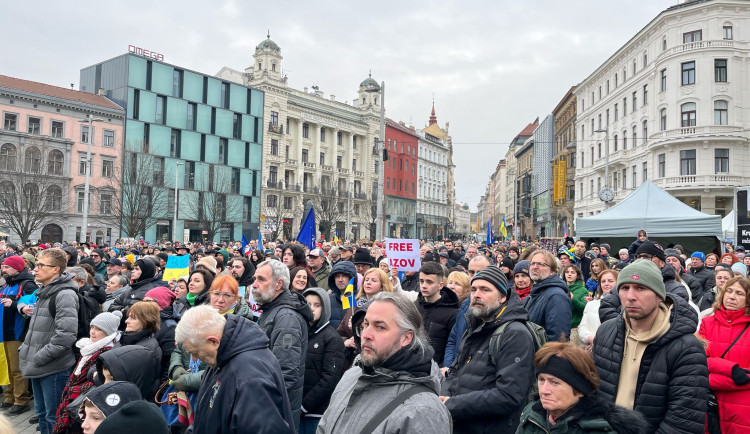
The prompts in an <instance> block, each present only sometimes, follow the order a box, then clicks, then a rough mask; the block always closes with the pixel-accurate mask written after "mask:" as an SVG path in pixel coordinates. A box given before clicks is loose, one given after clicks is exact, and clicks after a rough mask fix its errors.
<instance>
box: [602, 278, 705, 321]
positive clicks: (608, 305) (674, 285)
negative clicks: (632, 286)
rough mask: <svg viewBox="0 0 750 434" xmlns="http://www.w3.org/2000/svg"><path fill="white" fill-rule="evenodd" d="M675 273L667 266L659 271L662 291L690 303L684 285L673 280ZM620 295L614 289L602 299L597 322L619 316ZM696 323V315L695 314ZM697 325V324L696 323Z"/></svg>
mask: <svg viewBox="0 0 750 434" xmlns="http://www.w3.org/2000/svg"><path fill="white" fill-rule="evenodd" d="M675 273H677V271H675V269H674V268H672V266H670V265H669V264H664V267H663V268H662V269H661V278H662V280H663V281H664V289H665V290H666V292H667V294H672V295H673V296H677V297H680V298H681V299H683V300H685V301H686V302H690V296H689V295H688V292H687V289H685V285H683V284H681V283H680V282H678V281H676V280H675ZM620 308H621V304H620V295H619V294H618V293H617V291H616V290H615V289H612V292H611V293H609V294H607V295H605V296H603V297H602V302H601V305H600V306H599V320H600V321H601V322H602V323H604V322H606V321H608V320H610V319H612V318H617V317H618V316H620V312H621V309H620ZM696 321H697V314H696ZM696 324H697V322H696Z"/></svg>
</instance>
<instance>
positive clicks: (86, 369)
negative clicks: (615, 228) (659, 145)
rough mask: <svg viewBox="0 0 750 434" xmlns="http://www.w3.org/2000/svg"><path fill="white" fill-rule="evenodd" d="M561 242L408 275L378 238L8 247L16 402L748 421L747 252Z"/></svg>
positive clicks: (528, 421)
mask: <svg viewBox="0 0 750 434" xmlns="http://www.w3.org/2000/svg"><path fill="white" fill-rule="evenodd" d="M562 241H563V242H561V245H560V246H559V248H558V249H557V250H556V251H548V250H546V249H545V248H542V247H541V246H540V245H538V244H537V243H534V242H531V241H529V242H526V241H521V242H519V241H515V240H512V241H507V242H498V243H494V244H490V245H486V244H479V243H465V242H454V241H451V240H443V241H438V242H433V241H432V240H424V241H421V242H420V244H421V246H420V251H419V255H420V263H419V266H418V268H415V269H413V270H408V271H405V270H399V269H398V268H396V267H392V266H391V263H390V262H389V260H388V257H387V252H386V250H385V249H384V248H383V245H382V244H381V243H379V242H378V241H375V242H363V243H361V244H358V243H338V244H333V243H325V242H324V243H320V244H319V245H317V246H313V247H314V248H313V249H309V248H308V247H307V246H304V245H302V244H299V243H288V244H284V243H282V242H281V241H277V242H267V243H265V244H264V245H258V244H257V242H255V241H251V242H250V243H249V244H248V245H247V246H244V245H242V244H241V243H206V244H202V243H197V242H196V243H179V242H177V243H174V244H173V243H171V242H161V243H156V244H151V243H148V242H143V241H132V242H117V243H115V244H113V245H103V246H96V245H93V244H89V243H82V244H77V243H71V244H54V245H53V244H44V243H42V242H41V240H40V242H38V243H37V244H34V245H32V244H31V243H30V242H27V243H26V244H25V245H15V244H10V243H5V242H2V241H0V261H1V265H0V270H1V271H2V281H0V284H1V286H0V291H1V293H0V302H2V304H3V308H2V310H1V312H2V321H0V323H1V324H2V337H3V350H4V351H0V353H3V354H1V355H3V356H4V359H5V365H6V366H7V369H0V384H2V385H4V386H5V387H4V401H3V402H2V404H0V409H2V412H3V413H4V414H5V415H7V416H13V415H18V414H21V413H24V412H26V411H29V410H30V409H31V405H32V402H33V410H34V413H35V416H34V417H32V418H31V419H30V421H31V422H32V423H37V424H38V430H39V431H41V432H42V433H43V434H50V433H55V434H63V433H86V434H91V433H94V432H98V433H100V434H102V433H104V434H106V433H117V432H126V431H125V430H127V432H133V431H135V432H139V433H141V434H146V433H159V434H164V433H195V434H201V433H244V432H247V433H282V432H286V433H301V434H306V433H350V432H351V433H390V432H410V433H411V432H415V433H422V432H424V433H430V434H441V433H452V432H453V433H479V432H493V433H514V432H518V433H550V432H556V433H557V432H572V433H578V432H619V433H645V432H652V431H653V432H663V433H671V432H684V433H701V432H707V433H716V432H722V433H741V432H749V431H750V413H748V412H747V411H745V408H746V407H747V406H748V405H749V404H748V403H750V332H748V331H747V329H748V327H750V305H749V304H748V301H747V293H748V291H749V290H750V280H748V277H747V275H748V266H750V255H747V256H746V255H745V251H744V248H743V247H742V246H736V247H735V246H732V245H726V246H723V250H724V253H723V254H719V253H717V252H700V251H695V252H689V251H685V249H683V248H682V246H680V245H674V246H669V247H668V248H664V247H662V246H661V245H659V244H658V243H656V242H653V241H651V240H649V239H648V235H647V233H646V232H645V231H639V233H638V235H637V238H636V239H635V240H634V241H633V242H632V244H630V245H628V246H622V248H620V249H616V250H613V249H612V246H610V245H609V244H607V243H604V242H602V243H596V242H587V241H586V240H577V241H575V240H572V239H566V240H562ZM613 252H617V253H616V254H614V253H613ZM173 255H176V256H187V258H188V259H187V260H188V263H189V265H188V272H187V273H185V275H184V276H172V274H173V273H171V271H172V270H170V267H169V266H168V264H169V263H170V256H173ZM1 362H2V360H1V359H0V363H1ZM1 414H2V413H0V415H1ZM3 423H4V422H3V417H2V416H0V427H3V425H2V424H3ZM3 429H4V428H3ZM3 432H5V431H3ZM9 432H10V431H9Z"/></svg>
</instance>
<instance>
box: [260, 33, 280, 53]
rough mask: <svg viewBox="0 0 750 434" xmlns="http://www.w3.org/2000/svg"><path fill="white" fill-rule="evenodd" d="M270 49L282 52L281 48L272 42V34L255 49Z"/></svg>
mask: <svg viewBox="0 0 750 434" xmlns="http://www.w3.org/2000/svg"><path fill="white" fill-rule="evenodd" d="M266 48H267V49H269V50H271V51H277V52H279V53H280V52H281V48H280V47H279V46H278V45H277V44H276V43H275V42H273V41H272V40H271V34H270V33H269V34H268V35H266V39H265V40H264V41H263V42H261V43H260V44H258V46H257V47H255V49H256V50H264V49H266Z"/></svg>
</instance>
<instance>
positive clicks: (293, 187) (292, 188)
mask: <svg viewBox="0 0 750 434" xmlns="http://www.w3.org/2000/svg"><path fill="white" fill-rule="evenodd" d="M286 190H287V191H300V186H299V184H292V183H287V184H286Z"/></svg>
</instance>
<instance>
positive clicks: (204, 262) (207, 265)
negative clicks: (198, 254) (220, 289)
mask: <svg viewBox="0 0 750 434" xmlns="http://www.w3.org/2000/svg"><path fill="white" fill-rule="evenodd" d="M217 264H218V262H217V261H216V258H215V257H214V256H204V257H202V258H200V259H199V260H198V262H196V263H195V268H196V269H198V268H203V269H205V270H206V271H208V272H209V273H211V274H213V275H214V277H215V276H216V273H217V272H218V270H217V269H216V265H217Z"/></svg>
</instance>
